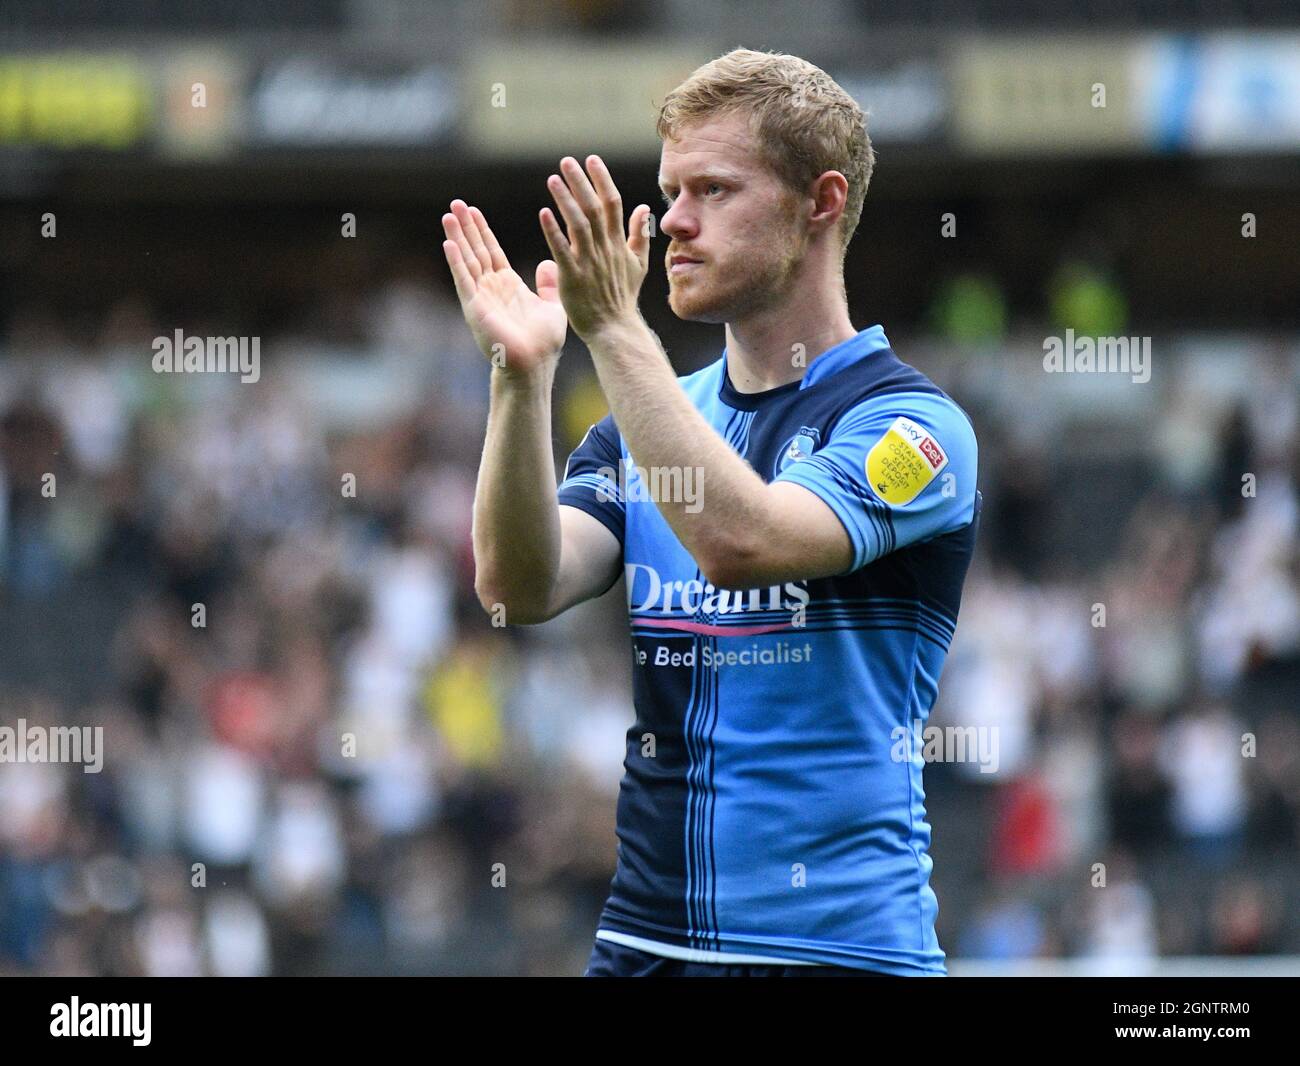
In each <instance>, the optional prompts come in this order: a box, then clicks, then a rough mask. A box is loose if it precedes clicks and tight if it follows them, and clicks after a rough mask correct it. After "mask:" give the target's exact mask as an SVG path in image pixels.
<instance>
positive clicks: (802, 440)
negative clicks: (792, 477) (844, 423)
mask: <svg viewBox="0 0 1300 1066" xmlns="http://www.w3.org/2000/svg"><path fill="white" fill-rule="evenodd" d="M821 435H822V434H821V430H819V429H818V428H817V427H816V426H800V427H799V432H798V433H796V434H795V435H794V436H793V437H791V438H790V439H789V440H788V441H787V442H786V444H785V447H784V448H782V449H781V451H780V452H779V453H778V454H777V457H776V467H775V468H774V469H773V471H772V476H773V477H776V476H777V474H779V473H781V471H782V470H784V469H785V468H786V467H787V466H789V465H790V464H791V463H800V462H803V460H805V459H807V458H808V457H809V456H810V455H812V453H813V452H814V451H816V450H817V444H818V442H819V441H820V440H821Z"/></svg>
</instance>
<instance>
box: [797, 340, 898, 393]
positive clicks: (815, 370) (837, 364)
mask: <svg viewBox="0 0 1300 1066" xmlns="http://www.w3.org/2000/svg"><path fill="white" fill-rule="evenodd" d="M888 347H889V338H888V337H886V336H885V331H884V329H883V328H882V327H880V326H878V325H877V326H868V327H867V328H866V329H864V330H861V331H859V332H858V333H857V334H855V335H854V336H852V337H850V338H849V339H848V340H846V341H841V342H840V343H839V344H837V345H835V347H834V348H827V349H826V351H824V352H822V354H821V355H819V356H818V357H817V358H816V359H814V360H813V361H812V365H811V366H809V367H808V372H807V373H806V374H804V376H803V381H801V382H800V383H799V388H800V389H810V388H812V387H813V386H814V385H816V384H817V383H818V382H819V381H825V380H826V379H827V378H828V377H830V376H831V375H832V374H838V373H839V372H840V371H841V370H844V369H846V368H847V367H850V366H852V365H853V364H854V363H856V362H858V361H859V360H862V359H865V358H866V357H867V356H869V355H871V354H872V352H879V351H883V350H884V349H886V348H888Z"/></svg>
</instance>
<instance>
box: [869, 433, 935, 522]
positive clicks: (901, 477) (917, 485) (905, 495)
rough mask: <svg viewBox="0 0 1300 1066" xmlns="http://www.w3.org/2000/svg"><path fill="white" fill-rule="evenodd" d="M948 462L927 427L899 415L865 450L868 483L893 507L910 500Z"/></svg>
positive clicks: (873, 490)
mask: <svg viewBox="0 0 1300 1066" xmlns="http://www.w3.org/2000/svg"><path fill="white" fill-rule="evenodd" d="M947 465H948V456H947V454H946V453H945V452H944V450H943V449H942V448H941V447H940V446H939V442H938V441H937V440H935V439H934V437H932V436H931V435H930V433H929V431H928V430H926V429H924V428H923V427H921V426H919V425H917V423H915V422H913V421H912V420H911V419H910V418H904V417H902V416H901V415H900V416H899V417H898V418H896V419H894V424H893V425H892V426H890V427H889V429H888V430H886V431H885V435H884V436H883V437H881V438H880V440H878V441H876V443H875V444H874V445H873V446H872V448H871V451H869V452H867V462H866V470H867V484H869V485H870V486H871V491H872V492H874V493H875V494H876V495H877V496H879V497H880V498H881V499H882V500H884V501H885V502H886V503H887V504H890V505H891V506H893V507H901V506H903V504H905V503H911V502H912V501H913V500H914V499H916V498H917V496H919V495H920V494H921V490H922V489H924V488H925V487H926V485H928V484H930V482H931V481H933V480H934V479H935V477H936V476H937V475H938V473H939V471H940V470H942V469H943V468H944V467H945V466H947Z"/></svg>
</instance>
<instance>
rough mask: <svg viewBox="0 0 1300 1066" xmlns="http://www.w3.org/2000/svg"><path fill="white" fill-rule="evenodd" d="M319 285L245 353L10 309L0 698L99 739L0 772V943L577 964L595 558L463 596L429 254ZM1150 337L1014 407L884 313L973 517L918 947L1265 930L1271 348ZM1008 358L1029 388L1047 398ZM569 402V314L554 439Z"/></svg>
mask: <svg viewBox="0 0 1300 1066" xmlns="http://www.w3.org/2000/svg"><path fill="white" fill-rule="evenodd" d="M521 273H524V275H525V276H531V273H530V271H529V270H521ZM346 308H347V311H346V318H347V320H346V321H339V318H338V316H339V314H340V312H339V311H338V310H337V308H335V309H333V310H330V309H327V308H324V307H322V308H321V313H320V315H319V316H317V317H314V318H313V317H310V316H308V317H305V318H304V320H303V322H302V323H300V324H297V325H294V326H291V327H286V328H284V329H282V330H281V331H279V332H278V333H277V334H276V335H265V336H263V337H262V338H261V341H262V343H261V358H262V366H261V376H260V380H259V381H258V382H257V383H256V384H251V383H242V382H240V381H239V379H238V377H237V376H235V375H230V374H227V375H220V374H211V373H209V374H188V375H187V374H171V375H168V374H158V373H155V372H154V371H153V369H152V367H151V358H152V349H151V345H152V343H153V340H154V338H155V337H158V336H167V335H170V334H171V333H172V331H173V330H174V329H175V328H176V327H177V326H178V325H183V326H184V329H185V332H186V333H187V334H190V335H197V336H203V335H224V334H227V333H229V332H230V330H229V328H228V327H225V328H223V325H222V320H221V318H220V316H212V317H211V319H210V320H204V319H203V318H202V317H195V318H187V319H185V320H184V322H183V323H178V322H174V321H171V320H170V319H168V320H166V321H164V320H162V319H161V317H160V315H159V313H158V311H157V310H156V309H155V308H153V307H151V305H150V303H149V300H148V299H147V297H145V296H142V295H128V296H124V297H122V299H121V300H120V301H119V302H118V303H117V305H116V306H114V307H113V308H112V309H111V310H110V311H108V312H107V313H105V314H104V315H102V316H101V317H100V318H98V319H97V320H95V321H93V322H92V323H91V326H90V328H89V330H87V331H83V332H81V333H72V332H70V331H69V330H68V328H67V327H66V324H65V323H64V322H63V321H62V320H61V319H59V318H58V317H57V316H55V315H53V314H52V313H50V312H49V310H48V309H44V308H42V307H40V306H37V305H32V306H24V307H20V308H19V309H18V311H17V312H16V313H15V314H14V315H13V316H12V317H11V319H10V321H9V322H8V323H7V328H6V330H5V333H4V339H3V343H4V349H3V354H2V356H0V602H2V604H3V608H2V611H0V614H2V615H3V621H2V622H0V627H2V629H0V635H2V636H3V638H4V639H3V640H2V641H0V645H3V646H2V647H0V665H2V666H3V670H2V671H0V725H5V724H13V723H14V722H15V721H16V720H17V719H19V718H22V719H24V720H25V721H26V722H27V723H28V724H29V725H32V724H38V725H39V724H47V725H52V724H78V725H87V726H92V727H102V728H103V731H104V733H103V735H104V768H103V771H102V772H101V773H98V774H88V773H83V772H82V768H81V767H79V766H75V765H40V764H31V763H26V764H24V763H0V973H19V974H27V973H57V974H150V975H173V974H174V975H189V974H229V975H233V974H249V975H260V974H323V973H519V974H566V973H567V974H576V973H580V972H581V970H582V966H583V964H584V963H585V960H586V956H587V953H588V952H589V950H590V945H591V937H592V934H593V932H594V929H595V920H596V917H597V915H598V913H599V908H600V906H601V904H602V903H603V901H604V894H605V891H606V889H607V887H608V882H609V878H610V876H611V874H612V872H613V862H614V854H615V837H614V808H615V802H616V799H617V793H618V782H619V777H620V775H621V763H622V757H623V735H624V732H625V731H626V729H627V728H628V727H629V726H630V725H631V722H632V712H631V696H630V661H629V658H628V655H627V648H628V645H627V635H626V630H625V628H624V623H623V621H622V618H623V617H624V616H623V603H622V601H621V597H622V586H621V584H620V585H619V586H616V588H615V589H614V590H613V591H611V593H609V594H607V595H606V596H605V597H603V598H602V599H601V600H600V601H598V602H596V603H594V604H589V605H585V606H584V607H582V608H579V609H576V610H574V611H572V612H570V613H569V614H567V615H565V616H563V617H561V618H559V619H557V620H555V621H553V622H551V623H548V624H546V625H545V626H540V627H532V628H526V629H520V628H512V627H498V626H494V625H493V620H492V619H491V618H489V617H488V616H487V615H485V614H484V612H483V611H482V609H481V608H480V606H479V604H478V602H477V600H476V598H475V596H474V592H473V559H472V551H471V545H470V521H471V501H472V498H473V491H474V480H475V473H476V467H477V460H478V454H479V449H480V446H481V441H482V428H483V423H484V419H485V415H486V399H487V366H486V364H485V361H484V360H483V358H482V357H481V356H480V355H479V353H478V352H477V351H476V350H475V349H474V348H473V346H472V343H471V341H470V339H469V336H468V333H467V331H466V330H465V328H464V325H463V322H462V321H461V319H460V315H459V310H458V309H457V307H456V306H455V303H454V301H453V300H452V299H451V298H450V296H449V294H448V292H447V291H446V288H445V286H444V284H443V281H442V279H441V276H440V275H438V274H437V273H435V272H434V271H433V270H432V269H423V270H422V269H417V268H415V267H411V268H409V269H405V270H403V271H402V272H398V273H396V274H394V275H393V276H390V277H388V278H386V279H383V280H382V281H379V282H376V284H375V285H373V286H372V287H371V288H369V289H368V290H366V291H364V292H360V293H353V294H352V298H351V299H350V300H349V301H347V303H346ZM867 324H869V323H868V322H865V321H863V322H859V323H858V325H859V326H860V327H861V326H865V325H867ZM885 325H886V328H887V329H889V324H888V323H885ZM661 334H662V335H663V336H664V339H665V341H666V343H668V345H669V349H670V352H672V354H673V355H674V358H675V360H677V361H678V367H679V370H681V371H682V372H686V371H688V370H690V369H694V368H695V366H698V365H700V364H701V362H702V361H704V360H705V359H712V358H715V357H716V352H715V353H708V352H686V353H683V352H682V351H680V350H678V349H675V348H674V347H673V338H672V335H671V334H670V333H668V332H664V331H661ZM344 338H346V339H344ZM1161 340H1162V339H1161V338H1157V353H1158V354H1157V356H1156V360H1157V373H1156V376H1155V377H1154V378H1153V381H1152V382H1151V383H1150V384H1147V385H1129V386H1128V388H1129V389H1130V390H1147V391H1145V392H1143V393H1142V394H1141V398H1140V400H1139V401H1138V403H1139V406H1138V407H1137V408H1135V409H1133V410H1128V409H1125V408H1123V407H1122V406H1117V407H1116V408H1114V409H1113V410H1110V409H1108V408H1107V407H1106V406H1104V405H1103V406H1101V407H1098V405H1096V404H1093V405H1090V406H1089V407H1088V409H1087V410H1088V417H1087V420H1082V421H1081V419H1080V417H1079V416H1078V413H1077V411H1076V412H1075V414H1071V413H1070V411H1069V410H1068V409H1067V408H1066V407H1062V410H1061V411H1060V412H1059V416H1058V417H1056V419H1055V421H1054V422H1051V424H1046V423H1045V422H1044V419H1043V416H1042V413H1041V411H1040V412H1037V413H1036V414H1035V417H1034V418H1022V417H1017V416H1016V414H1015V409H1014V408H1013V407H1012V406H1010V404H1011V399H1010V397H1009V396H1008V393H1007V390H1006V389H1005V388H1002V387H995V385H994V384H993V382H994V381H995V378H994V377H993V376H991V375H990V374H987V373H985V371H984V367H985V365H986V364H985V362H984V360H986V359H987V360H989V362H988V364H987V365H988V366H990V367H991V366H993V364H994V360H993V356H991V355H989V353H987V352H981V351H980V350H976V349H971V348H965V347H962V346H960V345H958V344H955V343H952V342H940V341H937V340H931V341H930V342H929V343H925V344H921V343H918V344H917V345H916V346H915V348H916V351H915V353H913V352H912V351H909V350H908V349H906V348H904V347H903V345H901V344H899V354H900V355H901V357H902V358H903V359H904V360H906V361H911V362H914V363H916V364H917V365H918V366H920V367H921V368H922V369H923V370H925V371H926V372H928V373H930V374H931V375H932V376H933V377H934V378H935V379H936V380H937V381H938V382H939V383H940V384H941V385H943V386H945V387H947V388H949V389H950V391H952V392H953V394H954V396H955V397H956V398H957V399H958V401H959V402H961V403H962V404H963V406H965V407H966V409H967V410H968V411H970V413H971V414H972V416H973V418H974V420H975V423H976V427H977V431H978V433H979V436H980V445H981V456H980V458H981V463H980V477H981V490H982V492H983V494H984V498H985V504H986V515H985V521H984V525H983V528H982V531H981V536H980V548H979V553H978V556H977V560H976V563H975V565H974V567H973V570H972V573H971V575H970V578H969V580H968V582H967V586H966V595H965V600H964V603H963V608H962V615H961V621H960V625H959V627H958V632H957V638H956V641H955V643H954V645H953V648H952V650H951V653H950V655H949V659H948V663H947V666H946V668H945V673H944V677H943V682H942V684H941V689H940V701H939V704H938V706H937V707H936V710H935V715H934V721H935V722H936V723H940V724H958V725H970V726H977V727H995V729H996V735H997V737H998V747H999V766H998V769H997V771H996V773H988V774H986V773H981V772H980V769H979V767H978V766H974V765H970V764H942V763H936V764H935V765H933V766H931V767H930V768H928V769H927V771H926V780H927V789H928V791H929V793H930V815H931V818H930V820H931V824H932V826H933V827H934V848H933V853H934V855H935V862H936V866H935V875H934V883H935V886H936V890H937V892H938V895H939V900H940V917H939V934H940V942H941V944H942V945H943V946H944V947H945V949H946V950H947V951H948V952H949V954H950V956H953V957H979V958H1003V959H1008V958H1018V957H1049V956H1062V955H1067V956H1084V957H1093V958H1099V959H1110V960H1119V961H1118V963H1117V964H1119V963H1124V962H1125V961H1126V960H1127V961H1128V962H1136V963H1140V962H1141V961H1142V960H1143V959H1149V958H1152V957H1155V956H1157V955H1170V954H1173V955H1177V954H1225V955H1243V954H1265V953H1300V923H1298V922H1297V912H1298V911H1300V905H1298V903H1300V901H1297V898H1296V896H1297V890H1298V889H1300V882H1298V879H1297V878H1296V877H1295V870H1296V864H1297V857H1298V856H1300V718H1298V717H1297V712H1298V708H1300V702H1298V700H1297V694H1298V693H1300V528H1298V524H1300V521H1298V506H1297V487H1298V486H1300V470H1298V468H1297V454H1300V449H1298V447H1297V444H1298V441H1300V434H1298V432H1297V423H1298V421H1300V417H1298V412H1297V396H1300V342H1296V343H1292V345H1291V347H1289V348H1288V347H1286V346H1285V345H1283V344H1280V343H1272V344H1265V343H1263V342H1262V341H1257V340H1255V339H1252V338H1234V339H1232V340H1231V341H1229V340H1226V339H1225V340H1221V341H1214V342H1209V341H1206V342H1204V343H1202V345H1201V347H1199V348H1198V347H1197V344H1196V343H1191V342H1188V343H1187V344H1184V345H1182V347H1181V348H1180V347H1178V345H1175V344H1174V343H1173V342H1172V341H1170V343H1168V344H1165V345H1164V346H1163V347H1160V346H1159V345H1160V342H1161ZM719 343H720V342H719ZM896 343H897V338H896ZM1227 345H1234V346H1235V350H1237V351H1238V354H1239V356H1240V357H1239V358H1237V359H1236V361H1235V362H1232V363H1231V364H1230V365H1232V366H1234V367H1237V366H1245V367H1246V368H1247V371H1248V373H1249V377H1248V379H1247V380H1246V381H1245V382H1242V381H1241V380H1240V379H1238V380H1237V382H1236V387H1235V389H1226V390H1225V389H1223V388H1222V387H1220V384H1221V383H1220V381H1219V379H1218V378H1216V377H1215V376H1214V374H1213V373H1208V372H1205V371H1203V370H1201V369H1198V368H1202V367H1205V366H1211V365H1214V364H1216V362H1218V361H1219V357H1220V356H1221V355H1222V354H1223V351H1224V350H1225V346H1227ZM1013 346H1014V345H1013ZM1038 350H1039V352H1041V348H1040V349H1038ZM1025 351H1027V353H1028V354H1026V355H1024V357H1023V358H1019V359H1018V361H1017V360H1011V361H1010V362H1009V361H1008V359H1007V358H1006V357H1005V355H1004V357H1003V358H1002V360H1001V362H1000V363H999V364H998V365H1000V366H1003V367H1004V368H1005V367H1007V366H1010V365H1012V364H1013V363H1014V366H1015V368H1014V369H1013V370H1012V371H1011V372H1012V373H1016V374H1021V375H1023V376H1025V378H1026V379H1029V378H1032V379H1033V380H1034V381H1035V382H1036V387H1037V388H1038V389H1039V392H1040V397H1039V399H1040V401H1041V402H1050V397H1051V395H1052V390H1053V389H1058V388H1059V389H1060V390H1061V391H1062V394H1063V395H1065V394H1068V392H1069V390H1071V389H1074V388H1076V387H1078V386H1077V385H1076V382H1075V381H1073V380H1070V379H1067V378H1065V377H1061V378H1057V379H1055V380H1053V381H1050V382H1045V381H1044V380H1043V379H1044V378H1045V377H1046V375H1044V374H1043V372H1042V368H1041V359H1040V356H1036V355H1035V354H1034V347H1033V346H1032V345H1031V346H1029V347H1028V348H1026V349H1025ZM1243 351H1244V352H1245V353H1246V354H1244V355H1240V353H1241V352H1243ZM1166 353H1168V354H1167V356H1166ZM914 354H915V356H916V358H913V355H914ZM1162 357H1166V358H1167V361H1166V362H1165V363H1163V364H1162V363H1161V362H1160V359H1161V358H1162ZM1224 365H1229V364H1224ZM1162 367H1163V368H1166V370H1165V372H1163V373H1162V370H1161V368H1162ZM996 380H997V381H1002V379H1001V378H998V379H996ZM1078 384H1080V385H1081V384H1082V383H1078ZM1044 396H1046V397H1047V399H1046V400H1044V399H1043V397H1044ZM603 413H604V408H603V401H602V399H601V396H600V393H599V389H598V388H597V387H596V385H595V382H594V379H593V377H592V376H591V374H590V370H589V364H588V363H587V360H586V356H585V353H583V351H582V349H581V347H580V346H578V345H576V344H575V345H574V346H573V349H572V351H570V352H569V353H568V354H567V355H566V358H565V360H564V362H563V373H562V375H561V378H560V382H559V386H558V392H557V400H556V455H557V460H558V461H561V462H562V461H563V459H564V457H565V456H566V455H567V453H568V450H569V449H570V448H571V447H572V446H573V445H574V444H576V442H577V440H578V439H579V438H580V437H581V435H582V433H583V432H584V431H585V429H586V427H587V426H588V425H589V424H590V423H591V422H593V421H595V420H596V419H597V418H599V417H601V416H602V415H603ZM50 475H53V477H52V478H51V477H50Z"/></svg>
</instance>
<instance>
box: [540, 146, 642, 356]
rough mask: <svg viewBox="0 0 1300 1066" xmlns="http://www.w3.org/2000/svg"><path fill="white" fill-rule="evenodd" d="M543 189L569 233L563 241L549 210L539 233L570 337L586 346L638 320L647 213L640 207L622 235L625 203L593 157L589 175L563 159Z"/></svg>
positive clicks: (569, 159) (573, 161) (589, 159)
mask: <svg viewBox="0 0 1300 1066" xmlns="http://www.w3.org/2000/svg"><path fill="white" fill-rule="evenodd" d="M588 174H590V179H588ZM561 175H562V176H561ZM546 186H547V188H548V189H550V190H551V195H552V196H553V197H554V198H555V203H556V206H557V207H559V209H560V214H561V215H563V216H564V223H565V226H566V227H567V229H568V236H567V237H566V236H565V232H564V230H562V229H561V228H560V224H559V222H558V221H557V220H556V218H555V215H554V213H553V212H552V211H551V209H550V208H549V207H544V208H542V211H541V215H540V218H541V223H542V233H543V234H544V235H545V237H546V243H547V244H548V245H550V248H551V255H552V256H554V257H555V263H556V265H557V266H558V268H559V274H560V301H561V302H562V303H563V304H564V310H565V311H566V312H567V313H568V316H569V322H570V323H572V325H573V329H574V332H575V333H577V334H578V336H580V337H582V339H583V340H586V341H590V340H591V338H592V337H594V336H595V335H596V334H598V333H600V332H601V330H603V329H606V328H609V327H617V326H619V325H623V324H626V323H627V322H629V321H635V320H637V319H638V318H639V312H638V311H637V299H638V297H639V295H640V292H641V283H642V282H644V281H645V276H646V271H647V270H648V269H649V264H650V236H649V233H648V227H647V225H646V223H647V221H648V220H649V217H650V208H649V207H647V206H646V205H645V204H641V205H640V206H638V207H637V208H636V210H634V211H633V212H632V217H631V218H630V219H628V223H627V232H626V234H624V232H623V198H622V197H621V196H620V195H619V192H618V189H617V187H616V186H615V185H614V179H613V178H612V177H610V173H609V170H608V169H607V168H606V167H605V163H604V161H603V160H602V159H601V158H600V157H599V156H595V155H591V156H588V157H587V173H583V170H582V167H580V166H579V165H578V161H577V160H576V159H574V158H573V157H572V156H565V158H564V159H562V160H561V161H560V174H559V175H556V174H552V175H551V176H550V177H549V178H548V179H547V181H546Z"/></svg>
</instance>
